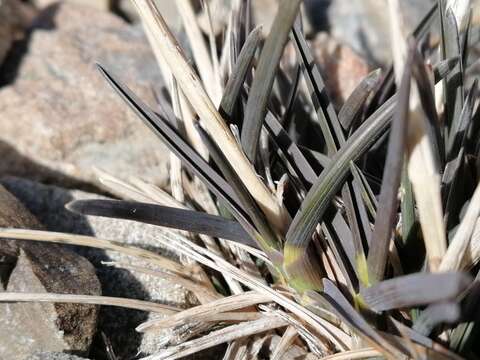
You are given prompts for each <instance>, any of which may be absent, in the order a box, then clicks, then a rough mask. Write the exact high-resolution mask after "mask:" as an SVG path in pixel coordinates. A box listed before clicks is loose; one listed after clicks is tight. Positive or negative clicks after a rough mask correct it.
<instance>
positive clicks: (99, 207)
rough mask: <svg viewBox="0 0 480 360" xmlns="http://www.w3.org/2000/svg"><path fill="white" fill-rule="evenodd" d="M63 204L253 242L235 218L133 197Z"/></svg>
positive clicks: (83, 212)
mask: <svg viewBox="0 0 480 360" xmlns="http://www.w3.org/2000/svg"><path fill="white" fill-rule="evenodd" d="M66 207H67V209H68V210H70V211H72V212H74V213H77V214H81V215H92V216H102V217H108V218H117V219H125V220H132V221H138V222H143V223H146V224H151V225H157V226H164V227H168V228H173V229H178V230H185V231H189V232H193V233H197V234H205V235H208V236H213V237H218V238H223V239H228V240H232V241H236V242H239V243H241V244H245V245H249V246H254V247H256V246H257V245H256V244H255V242H254V241H253V240H251V238H250V236H249V235H248V234H247V232H245V230H244V229H243V228H242V227H241V225H240V224H239V223H238V222H236V221H232V220H228V219H225V218H222V217H220V216H215V215H210V214H205V213H202V212H198V211H193V210H184V209H176V208H172V207H167V206H161V205H155V204H147V203H140V202H134V201H121V200H100V199H96V200H76V201H72V202H70V203H68V204H67V205H66Z"/></svg>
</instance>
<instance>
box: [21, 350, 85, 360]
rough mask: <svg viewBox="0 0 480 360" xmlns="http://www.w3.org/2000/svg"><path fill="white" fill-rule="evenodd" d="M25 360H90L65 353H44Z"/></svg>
mask: <svg viewBox="0 0 480 360" xmlns="http://www.w3.org/2000/svg"><path fill="white" fill-rule="evenodd" d="M25 360H88V359H85V358H81V357H78V356H75V355H70V354H64V353H58V352H56V353H54V352H42V353H37V354H34V355H32V356H30V357H29V358H27V359H25Z"/></svg>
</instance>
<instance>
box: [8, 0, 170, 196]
mask: <svg viewBox="0 0 480 360" xmlns="http://www.w3.org/2000/svg"><path fill="white" fill-rule="evenodd" d="M97 61H98V62H100V63H102V64H103V65H104V66H105V67H106V68H108V69H110V70H111V71H112V72H114V73H116V74H118V75H119V76H120V78H121V79H122V80H123V81H124V83H126V84H127V85H128V86H129V87H131V88H132V90H133V91H134V92H135V93H137V94H138V95H139V96H140V97H141V98H142V99H144V100H145V101H146V102H147V103H151V104H152V103H154V96H153V94H154V92H153V88H152V85H155V86H157V87H160V86H161V84H162V83H163V82H162V80H161V77H160V74H159V70H158V67H157V64H156V61H155V59H154V56H153V54H152V52H151V49H150V47H149V45H148V42H147V40H146V38H145V36H144V34H143V32H142V30H141V27H139V26H138V27H132V26H130V25H128V24H126V23H125V22H124V21H123V20H122V19H120V18H119V17H117V16H115V15H114V14H111V13H107V12H102V11H98V10H95V9H93V8H91V7H88V6H79V5H74V4H70V3H62V4H60V5H58V6H53V7H49V8H47V9H46V10H45V11H44V12H43V13H42V14H41V15H40V16H39V18H37V20H36V22H35V26H34V27H33V30H32V32H31V34H30V36H29V38H28V39H27V40H26V41H25V42H24V43H23V45H18V46H17V47H16V50H15V53H14V54H12V55H11V56H9V60H8V62H7V64H6V65H5V67H4V69H3V70H4V71H3V72H2V75H1V77H2V78H3V82H7V83H10V85H9V86H6V87H4V88H2V89H0V111H1V113H2V117H1V119H0V156H1V157H2V159H3V161H2V163H1V164H0V174H10V175H22V176H25V177H29V178H35V179H39V180H42V181H47V182H49V183H57V184H62V185H65V186H69V187H71V186H74V185H78V184H79V183H85V182H87V183H92V182H94V176H93V171H92V167H93V166H97V167H100V168H104V169H105V170H108V171H109V172H112V173H115V174H117V175H118V176H120V177H129V176H131V175H138V174H139V173H141V174H142V176H143V177H145V178H146V179H148V180H150V181H152V182H154V183H157V184H160V185H163V184H165V182H166V179H167V178H168V169H167V164H168V158H169V156H168V152H167V151H166V150H165V147H164V145H163V144H162V143H161V141H159V140H158V139H157V138H156V136H154V135H153V134H152V133H151V132H150V131H149V130H148V129H147V128H146V127H145V126H144V125H143V124H142V123H141V121H140V120H138V119H137V117H136V116H135V115H134V113H133V112H132V111H130V110H129V109H128V108H127V106H126V105H125V104H124V103H123V102H122V100H121V99H120V98H119V97H118V96H117V94H115V93H114V91H113V90H112V89H111V88H110V87H109V85H108V84H107V83H106V81H105V80H104V79H103V78H102V76H101V75H100V74H99V72H98V71H97V69H96V68H95V62H97Z"/></svg>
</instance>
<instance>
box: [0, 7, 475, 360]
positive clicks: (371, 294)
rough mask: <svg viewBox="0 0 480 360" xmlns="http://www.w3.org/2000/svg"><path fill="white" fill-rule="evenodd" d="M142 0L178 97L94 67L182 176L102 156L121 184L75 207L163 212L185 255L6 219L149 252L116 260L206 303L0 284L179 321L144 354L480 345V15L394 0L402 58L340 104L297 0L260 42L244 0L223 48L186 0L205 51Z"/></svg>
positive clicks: (443, 351) (335, 353) (143, 328)
mask: <svg viewBox="0 0 480 360" xmlns="http://www.w3.org/2000/svg"><path fill="white" fill-rule="evenodd" d="M133 2H134V3H135V5H136V6H137V9H138V12H139V14H140V16H141V18H142V21H143V23H144V26H145V31H146V33H147V35H148V38H149V40H150V43H151V45H152V48H153V49H154V52H155V55H156V56H157V59H158V63H159V65H160V68H161V70H162V73H163V74H164V77H165V79H167V80H170V79H171V80H172V81H171V87H170V88H169V95H170V97H169V99H167V98H164V99H162V101H161V102H167V101H169V102H171V104H172V108H173V112H171V113H169V112H167V110H166V109H164V110H165V111H163V112H162V113H156V112H155V111H153V110H152V109H151V108H150V107H149V106H148V105H146V104H145V103H143V102H142V101H141V100H140V99H139V98H137V97H136V96H135V94H133V93H132V92H131V91H130V90H129V89H128V88H127V87H126V86H125V85H123V84H122V83H121V80H120V79H119V78H118V77H117V76H116V75H114V74H112V73H110V72H109V71H108V70H107V69H104V68H103V67H101V66H99V69H100V71H101V72H102V74H103V75H104V76H105V78H106V80H107V81H108V82H109V83H110V85H111V86H112V87H113V89H114V90H115V91H116V92H117V93H118V94H119V95H120V96H121V97H122V99H123V100H124V101H125V102H126V103H127V104H128V105H129V106H130V107H131V108H132V109H133V111H135V113H136V114H137V115H138V116H139V118H140V119H142V120H143V121H144V122H145V124H147V125H148V126H149V127H150V128H151V130H152V131H153V132H154V133H155V134H157V135H158V136H159V138H160V139H161V140H162V141H163V142H164V143H165V144H167V146H168V147H169V148H170V150H171V151H172V154H174V156H173V157H172V168H171V172H170V174H171V179H172V181H171V193H167V192H165V191H163V190H161V189H159V188H157V187H155V186H153V185H151V184H147V183H145V182H143V181H142V180H141V179H133V180H132V181H131V182H129V183H126V182H124V181H122V180H120V179H116V178H115V177H114V176H112V175H108V174H103V173H102V174H101V180H102V182H103V183H104V185H105V186H107V187H109V188H110V189H111V190H112V192H113V193H115V194H117V195H119V197H121V198H124V199H126V200H115V201H114V200H109V201H107V200H83V201H75V202H73V203H71V204H69V205H68V208H69V209H70V210H72V211H75V212H78V213H81V214H88V215H97V216H105V217H114V218H122V219H128V220H134V221H141V222H145V223H149V224H154V225H158V226H163V227H168V228H173V229H176V230H162V231H159V234H158V242H159V244H162V245H164V246H165V247H167V248H169V249H171V250H172V251H174V252H176V253H177V254H179V255H182V256H184V257H186V258H188V259H190V260H191V261H190V262H187V263H185V264H183V265H180V264H177V263H175V262H172V261H171V260H168V259H165V258H162V257H161V256H159V255H157V254H154V253H150V252H147V251H144V250H142V249H132V248H130V247H126V246H123V245H121V244H117V243H112V242H107V241H105V240H99V239H93V238H89V237H80V236H75V235H68V234H55V233H48V232H39V231H26V230H8V229H5V230H2V231H0V237H1V238H14V239H23V240H39V241H50V242H59V243H65V244H77V245H83V246H93V247H99V248H108V249H111V250H112V249H113V250H117V251H120V252H124V253H126V254H128V255H131V256H134V257H139V258H142V259H147V260H149V261H150V262H151V263H152V265H156V266H157V268H156V269H155V270H153V269H147V268H140V267H135V266H132V265H126V264H118V263H112V264H106V265H109V266H118V267H124V268H127V269H129V270H131V271H136V272H143V273H148V274H151V275H155V276H158V277H161V278H163V279H165V280H167V281H170V282H172V283H176V284H180V285H181V286H183V287H184V288H185V289H187V290H189V291H191V292H192V293H193V294H194V295H195V296H196V297H197V299H198V301H199V305H198V306H196V307H193V308H191V309H188V310H180V309H175V308H172V307H166V306H161V305H158V304H151V303H148V302H139V301H134V302H132V301H131V300H127V299H125V300H122V299H111V298H103V299H102V298H89V297H85V296H82V297H81V296H64V295H63V296H60V295H58V296H57V295H41V296H40V295H35V294H11V293H3V294H0V301H78V302H88V303H98V304H109V305H120V306H125V307H133V308H135V309H143V310H146V311H154V312H158V313H160V314H162V315H163V316H161V317H159V318H158V319H154V320H150V321H148V322H146V323H144V324H139V326H138V328H137V330H138V331H140V332H149V331H153V330H156V329H170V330H171V336H170V337H168V338H167V339H166V340H165V349H164V350H162V351H161V352H159V353H158V354H153V355H151V356H148V357H146V358H145V359H177V358H181V357H184V356H187V355H191V354H195V353H197V352H199V351H201V350H204V349H207V348H210V347H213V346H215V345H218V344H222V343H226V344H228V347H227V350H226V354H225V359H242V358H245V357H247V355H248V354H249V353H250V356H252V352H253V355H256V353H258V352H259V351H260V349H261V348H262V347H264V345H265V344H270V345H271V351H270V355H269V356H270V358H272V359H280V358H281V359H284V358H285V359H290V358H291V359H296V358H312V359H313V358H320V357H321V358H328V359H361V358H372V357H385V358H394V359H400V358H422V359H423V358H425V359H427V358H428V359H451V358H462V357H466V358H470V357H473V356H474V354H473V351H474V349H473V345H474V343H475V341H476V340H477V338H476V333H477V330H478V322H477V321H476V319H477V310H476V307H477V306H476V305H477V299H476V298H477V293H478V291H477V288H478V283H477V281H476V280H474V279H473V278H476V277H477V276H478V271H479V268H478V265H477V263H478V261H479V259H480V236H479V234H480V222H479V215H480V199H479V197H480V190H479V189H480V187H478V182H479V179H478V164H479V148H480V147H479V141H478V136H479V128H480V127H479V126H478V121H479V120H480V119H479V116H480V110H479V106H478V105H479V96H478V86H477V81H476V80H474V81H473V82H472V79H469V78H468V77H467V75H466V74H467V73H469V71H468V70H469V64H470V62H469V49H470V48H471V46H472V45H473V42H474V41H475V38H476V37H477V36H476V32H478V29H475V28H473V27H472V24H471V21H470V19H471V10H470V7H469V2H468V1H458V0H457V1H453V2H448V3H446V2H445V1H444V0H439V2H438V4H435V6H433V7H432V9H431V10H430V11H429V12H428V13H427V14H426V15H425V17H424V19H423V21H422V22H421V23H420V24H419V25H418V27H417V28H416V29H414V30H413V31H409V29H405V28H404V27H403V25H402V23H403V21H402V19H401V18H400V17H399V15H398V14H400V13H401V12H400V11H399V6H401V5H400V2H399V1H398V0H389V1H388V5H387V4H386V5H385V6H386V8H385V9H384V10H385V13H389V14H390V15H389V16H390V18H391V19H390V20H391V24H392V29H391V30H392V31H391V34H392V54H393V59H394V61H393V65H392V66H391V67H390V68H389V69H386V70H384V71H382V72H381V71H380V70H376V71H374V72H372V73H371V74H370V75H369V76H368V77H367V78H366V79H365V80H364V81H362V82H361V83H360V84H359V85H358V88H357V89H356V90H355V91H354V92H353V93H352V95H351V96H350V98H348V99H347V100H346V102H345V104H344V105H343V107H342V108H341V110H340V111H339V112H338V113H337V111H336V110H335V108H334V107H333V105H332V102H331V100H330V98H329V96H328V89H326V88H325V84H324V81H323V79H322V74H321V71H320V69H319V67H318V66H317V65H316V64H315V63H314V60H313V56H312V54H311V51H310V49H309V46H308V43H307V41H306V40H305V37H304V34H303V30H302V24H301V20H300V16H299V9H300V4H301V1H299V0H281V1H280V2H279V10H278V14H277V17H276V18H275V21H274V23H273V26H272V30H271V31H270V34H269V35H268V37H267V38H266V40H265V42H264V43H263V47H262V48H261V49H260V44H261V36H260V34H261V28H255V27H254V26H253V21H252V18H251V10H250V7H249V5H250V2H249V1H235V2H233V8H232V16H231V19H230V23H229V27H228V29H227V30H226V33H225V36H224V39H223V41H222V47H221V48H220V49H218V48H217V45H218V44H217V43H216V41H215V37H214V36H213V31H212V33H211V34H210V36H209V41H208V43H207V42H205V41H204V38H203V36H202V34H201V33H200V30H199V27H198V25H197V24H196V23H195V19H194V17H193V10H192V8H191V5H190V3H189V1H187V0H182V1H178V5H179V8H180V9H181V10H182V11H181V12H182V14H183V20H184V23H185V24H184V25H185V28H186V30H187V31H186V34H187V36H188V39H189V41H190V46H191V48H192V54H193V60H194V63H193V65H192V63H191V62H190V61H188V60H187V59H186V57H185V55H184V53H183V51H182V49H181V47H180V46H179V45H178V43H177V41H176V40H175V37H174V36H173V35H172V34H171V32H170V31H169V29H168V27H167V25H166V22H165V21H164V19H163V18H162V16H161V14H160V13H159V12H158V10H157V9H156V8H155V5H154V2H153V1H149V0H133ZM205 6H206V7H207V8H206V13H207V14H209V9H208V5H207V4H205ZM387 6H388V8H387ZM436 19H437V20H439V21H438V23H439V24H440V27H439V28H438V29H437V28H436V25H435V24H436V23H437V22H436V21H435V20H436ZM437 33H438V34H440V37H439V39H440V40H439V41H436V42H435V41H434V36H431V34H437ZM287 41H291V42H292V43H293V44H294V45H295V48H296V52H297V59H298V63H297V64H296V65H295V67H294V69H293V71H288V69H284V68H281V67H279V64H280V61H281V59H282V56H283V50H284V46H285V44H286V42H287ZM290 70H292V69H290ZM325 75H326V76H328V75H329V74H325ZM274 85H276V86H274ZM282 89H283V90H282ZM310 105H313V107H312V106H310ZM306 109H307V110H306ZM308 109H311V111H308ZM152 151H154V149H152ZM127 200H128V201H127ZM179 230H180V231H179ZM158 266H159V267H160V268H162V270H159V269H158ZM205 268H209V269H210V270H214V272H213V273H214V274H215V275H214V276H215V278H216V281H213V279H212V277H211V276H212V275H207V272H205V271H204V269H205ZM210 274H211V273H210Z"/></svg>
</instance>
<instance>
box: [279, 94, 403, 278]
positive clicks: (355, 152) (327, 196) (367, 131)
mask: <svg viewBox="0 0 480 360" xmlns="http://www.w3.org/2000/svg"><path fill="white" fill-rule="evenodd" d="M395 104H396V97H393V98H391V99H390V100H388V101H387V102H386V103H385V104H384V105H382V106H381V108H380V109H379V110H378V111H377V112H375V113H374V114H373V115H372V116H370V117H369V118H368V119H367V120H366V121H365V122H364V123H363V124H362V126H361V127H360V128H359V129H358V130H357V131H356V132H355V134H354V135H353V136H351V137H350V138H349V139H348V141H347V143H346V144H345V145H344V146H343V147H342V148H341V149H340V150H339V151H338V152H337V153H336V154H335V156H334V157H333V158H332V161H331V164H330V165H329V167H328V168H326V169H325V170H324V171H323V172H322V173H321V174H320V176H319V177H318V179H317V181H316V182H315V184H314V185H313V186H312V188H311V189H310V191H309V193H308V194H307V197H306V198H305V201H304V203H303V205H302V207H301V209H300V210H299V212H298V213H297V215H296V216H295V218H294V220H293V222H292V224H291V226H290V228H289V230H288V232H287V236H286V244H285V250H284V255H285V264H284V267H285V271H286V272H287V274H288V276H289V277H290V278H299V279H301V278H302V277H303V275H304V274H303V271H302V270H301V266H299V264H301V263H302V261H303V259H304V256H305V252H306V249H307V247H308V244H309V243H310V241H311V238H312V235H313V232H314V231H315V228H316V226H317V224H318V223H319V222H321V220H322V218H323V215H324V214H325V211H326V210H327V208H328V206H329V204H330V202H331V201H332V199H333V197H334V196H335V194H336V193H337V192H338V191H339V190H340V189H341V187H342V186H343V183H344V181H345V180H346V177H347V175H348V172H349V170H350V168H351V162H352V161H355V160H357V159H358V158H359V157H361V156H362V155H363V154H364V153H365V152H366V151H367V150H368V149H369V148H370V147H371V146H372V145H373V144H374V143H375V142H376V140H377V139H378V138H379V137H380V136H381V135H382V134H383V133H384V131H385V130H386V129H387V127H388V125H389V123H390V119H391V117H392V115H393V112H394V110H395Z"/></svg>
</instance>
